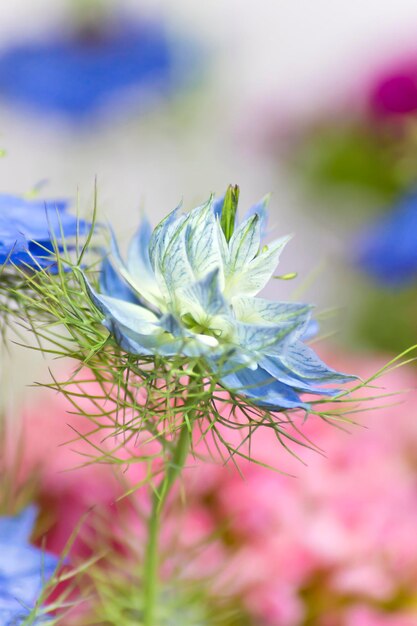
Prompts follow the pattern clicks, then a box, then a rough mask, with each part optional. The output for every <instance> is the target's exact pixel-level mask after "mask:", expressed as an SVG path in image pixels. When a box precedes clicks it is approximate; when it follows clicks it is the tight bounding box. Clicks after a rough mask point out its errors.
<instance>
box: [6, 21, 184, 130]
mask: <svg viewBox="0 0 417 626" xmlns="http://www.w3.org/2000/svg"><path fill="white" fill-rule="evenodd" d="M172 46H173V44H172V42H171V41H170V39H169V37H168V34H167V33H166V32H165V29H164V28H163V26H162V25H160V24H158V23H149V22H146V23H145V22H144V23H139V24H134V23H131V24H129V23H127V21H123V22H120V21H117V20H115V21H114V22H113V23H112V24H111V26H110V27H107V28H106V27H105V26H104V25H103V27H102V28H101V29H100V26H99V25H98V26H97V29H96V31H94V32H86V33H75V34H72V35H70V34H62V33H57V34H56V35H51V36H50V37H46V38H44V39H43V40H40V41H34V42H28V43H22V44H20V45H16V46H14V47H11V48H9V49H6V50H4V51H3V52H2V53H1V54H0V94H1V96H2V97H3V98H7V99H9V100H10V101H12V102H16V103H18V104H23V105H29V106H31V107H33V108H35V109H37V110H39V111H43V112H45V113H58V114H60V115H63V116H66V117H68V118H71V119H73V120H78V119H80V118H83V117H88V118H89V119H90V118H91V116H92V115H96V114H97V112H99V111H101V110H102V109H105V108H106V107H108V106H109V105H111V104H112V103H113V102H115V101H116V100H121V101H123V100H124V99H129V98H130V99H132V97H134V98H136V101H139V103H140V102H142V103H144V104H146V103H147V102H148V101H149V97H150V95H151V96H152V95H158V94H168V93H170V92H171V91H172V90H173V89H175V88H177V87H178V76H177V73H176V69H177V68H176V60H175V56H176V55H174V52H173V47H172ZM184 65H185V60H184ZM182 69H183V70H184V71H185V69H186V68H185V67H183V68H182Z"/></svg>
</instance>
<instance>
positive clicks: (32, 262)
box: [0, 194, 87, 269]
mask: <svg viewBox="0 0 417 626" xmlns="http://www.w3.org/2000/svg"><path fill="white" fill-rule="evenodd" d="M67 209H68V203H67V202H65V201H62V200H47V201H46V200H40V199H28V198H24V197H20V196H12V195H8V194H0V266H1V265H4V264H5V263H6V264H11V263H13V264H14V265H19V266H26V267H27V266H29V267H32V268H34V269H38V268H40V267H44V268H45V267H49V266H51V264H53V262H54V259H53V256H52V253H53V250H54V245H55V244H56V245H57V246H59V245H60V243H61V242H62V241H63V240H64V239H65V241H67V239H68V245H69V241H70V239H71V238H74V237H76V236H77V235H78V234H82V233H84V234H85V232H86V229H87V223H86V222H85V221H83V220H79V219H78V218H77V217H75V216H74V215H72V214H71V213H68V211H67Z"/></svg>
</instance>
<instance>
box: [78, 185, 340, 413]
mask: <svg viewBox="0 0 417 626" xmlns="http://www.w3.org/2000/svg"><path fill="white" fill-rule="evenodd" d="M264 204H265V203H264V202H263V203H261V204H260V205H258V208H257V210H256V211H255V212H253V211H250V212H249V216H248V217H247V218H246V219H245V220H244V221H243V222H242V223H241V224H239V225H237V224H236V219H235V215H236V208H237V191H236V189H234V188H229V190H228V192H227V194H226V196H225V198H224V199H221V200H220V201H219V200H214V199H210V200H209V201H208V202H207V203H206V204H204V205H203V206H200V207H197V208H196V209H194V210H192V211H191V212H189V213H188V214H181V213H180V211H179V210H178V209H176V210H175V211H173V212H172V213H170V214H169V215H168V216H167V217H166V218H165V219H164V220H163V221H162V222H161V223H160V224H158V226H157V227H156V228H155V229H154V230H153V232H152V229H151V227H150V225H149V223H148V222H147V221H146V220H144V221H143V222H142V224H141V226H140V228H139V230H138V232H137V234H136V236H135V237H134V238H133V240H132V242H131V244H130V248H129V251H128V258H127V262H126V263H125V262H124V261H123V259H122V258H121V256H120V253H119V252H118V249H117V245H116V243H115V242H114V241H113V246H112V248H113V249H112V254H111V255H110V256H109V257H108V258H107V259H105V261H104V263H103V266H102V271H101V277H100V290H99V291H96V290H94V289H93V288H92V287H91V285H89V283H88V282H87V288H88V290H89V294H90V297H91V299H92V301H93V302H94V304H95V305H96V307H97V308H98V309H99V310H100V312H101V313H102V315H103V324H104V325H105V326H106V327H107V328H108V329H109V331H110V333H111V334H112V335H113V336H114V338H115V339H116V341H117V342H118V344H119V345H120V346H121V347H122V348H123V349H124V350H126V351H127V352H129V353H132V354H134V355H154V354H159V355H165V356H166V357H170V356H173V355H178V354H182V355H185V356H196V357H198V356H201V357H203V358H204V359H205V360H206V362H207V364H208V365H209V367H210V368H211V369H212V370H213V372H215V373H216V376H218V377H219V378H220V379H221V384H222V385H223V386H224V387H226V388H227V389H229V390H233V391H235V392H238V393H240V394H242V395H244V396H246V397H248V398H250V399H252V400H253V401H254V402H256V403H257V404H258V405H261V406H265V407H269V408H273V409H283V408H294V407H305V408H307V406H308V405H307V404H306V403H305V402H303V400H302V398H301V395H302V394H303V393H309V394H326V395H327V394H329V395H331V394H333V393H335V392H336V390H335V389H334V388H330V387H329V385H333V384H340V383H344V382H346V381H348V380H351V378H352V377H349V376H346V375H344V374H340V373H338V372H336V371H334V370H332V369H330V368H328V367H327V366H326V365H325V364H324V363H323V362H322V361H321V360H320V359H319V358H318V357H317V355H316V354H315V353H314V352H313V350H312V349H311V348H309V347H308V346H307V345H305V343H304V341H303V340H304V339H305V336H306V333H307V334H308V333H310V331H311V329H312V320H311V308H312V307H311V306H310V305H308V304H300V303H294V302H272V301H269V300H266V299H264V298H260V297H255V296H256V295H257V294H258V292H259V291H261V290H262V289H263V287H264V286H265V285H266V284H267V282H268V281H269V279H270V278H271V276H272V275H273V273H274V271H275V268H276V265H277V263H278V260H279V257H280V254H281V252H282V250H283V249H284V246H285V245H286V243H287V241H288V240H289V237H282V238H280V239H277V240H275V241H272V242H271V243H269V244H265V245H262V243H261V232H262V228H263V225H262V222H263V219H264V217H265V206H264Z"/></svg>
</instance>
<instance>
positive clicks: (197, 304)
mask: <svg viewBox="0 0 417 626" xmlns="http://www.w3.org/2000/svg"><path fill="white" fill-rule="evenodd" d="M219 273H220V272H219V270H218V269H214V270H213V271H211V272H210V273H209V274H207V276H205V277H204V278H203V279H202V280H198V281H196V282H194V283H192V284H191V285H189V286H187V287H185V288H184V289H181V290H180V297H179V308H180V312H183V313H185V312H187V313H190V314H191V315H192V316H193V317H194V319H195V320H196V321H198V322H201V323H203V322H204V320H206V321H208V320H209V319H210V318H211V317H212V316H214V315H224V316H227V317H229V315H230V306H229V304H228V303H227V302H226V300H225V299H224V297H223V294H222V291H221V288H220V284H219Z"/></svg>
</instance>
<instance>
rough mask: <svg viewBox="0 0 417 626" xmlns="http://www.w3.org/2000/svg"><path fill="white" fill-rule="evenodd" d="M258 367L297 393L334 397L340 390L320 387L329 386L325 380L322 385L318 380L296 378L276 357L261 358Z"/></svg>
mask: <svg viewBox="0 0 417 626" xmlns="http://www.w3.org/2000/svg"><path fill="white" fill-rule="evenodd" d="M259 365H260V367H262V368H263V369H264V370H265V371H266V372H268V374H270V375H271V376H273V378H275V379H276V380H279V381H280V382H281V383H284V384H285V385H289V386H290V387H293V388H294V389H296V390H297V391H298V392H303V393H312V394H320V395H323V396H334V395H336V394H337V393H339V392H340V389H335V388H331V389H329V388H324V387H322V386H321V385H323V384H329V383H331V382H332V381H329V380H327V381H324V383H323V382H320V380H318V381H317V380H315V379H312V378H302V377H301V376H297V375H296V374H295V373H294V372H291V370H289V369H288V368H286V367H285V366H284V365H283V364H282V362H281V360H280V359H279V358H277V357H263V358H262V359H261V360H260V361H259ZM336 382H338V383H339V384H340V382H341V381H340V380H338V381H336Z"/></svg>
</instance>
